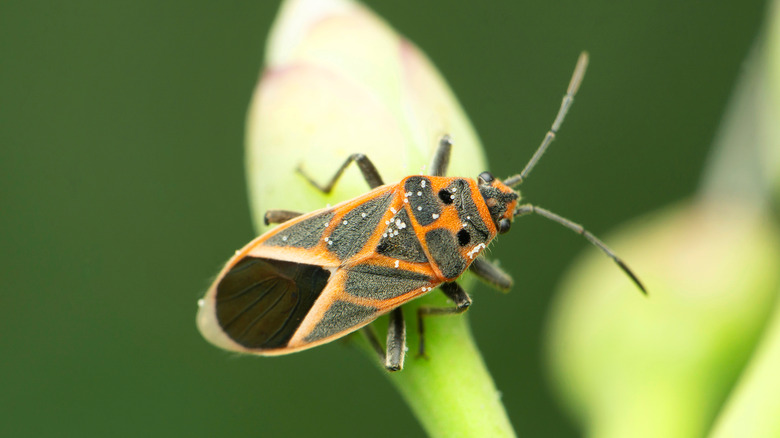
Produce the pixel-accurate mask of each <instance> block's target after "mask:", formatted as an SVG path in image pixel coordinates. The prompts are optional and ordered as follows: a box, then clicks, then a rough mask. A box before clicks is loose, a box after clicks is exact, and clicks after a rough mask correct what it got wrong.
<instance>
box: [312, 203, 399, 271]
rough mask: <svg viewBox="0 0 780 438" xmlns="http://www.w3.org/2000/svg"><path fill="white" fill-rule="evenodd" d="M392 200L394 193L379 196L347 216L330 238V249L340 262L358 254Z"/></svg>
mask: <svg viewBox="0 0 780 438" xmlns="http://www.w3.org/2000/svg"><path fill="white" fill-rule="evenodd" d="M392 198H393V193H392V192H391V193H387V194H385V195H382V196H378V197H376V198H374V199H371V200H369V201H366V202H364V203H363V204H361V205H359V206H357V207H355V208H354V209H352V210H351V211H349V212H348V213H347V214H345V215H344V217H342V218H341V222H339V223H338V224H337V225H336V228H334V229H333V232H332V233H331V234H330V236H328V240H327V242H328V249H329V250H330V251H331V252H333V253H335V254H336V256H337V257H338V258H339V259H340V260H344V259H347V258H349V257H351V256H353V255H355V254H357V253H358V252H359V251H360V250H361V249H363V246H365V244H366V242H367V241H368V239H369V237H371V234H372V233H373V232H374V230H375V229H376V228H377V226H378V225H379V221H380V220H381V219H382V215H384V214H385V212H386V211H387V208H388V206H389V205H390V201H391V200H392Z"/></svg>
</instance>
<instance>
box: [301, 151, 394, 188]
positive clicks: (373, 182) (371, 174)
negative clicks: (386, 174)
mask: <svg viewBox="0 0 780 438" xmlns="http://www.w3.org/2000/svg"><path fill="white" fill-rule="evenodd" d="M353 161H354V162H355V164H357V166H358V168H360V173H362V174H363V178H365V180H366V182H367V183H368V185H369V187H371V188H372V189H374V188H377V187H379V186H381V185H383V184H384V183H383V182H382V177H381V176H380V175H379V171H378V170H376V166H374V163H372V162H371V160H369V159H368V157H366V156H365V155H363V154H352V155H350V156H349V157H348V158H347V161H345V162H344V164H342V165H341V167H340V168H339V170H337V171H336V174H335V175H333V177H332V178H331V179H330V181H328V183H327V184H325V185H324V186H322V185H320V184H319V183H317V181H314V180H313V179H312V178H311V177H310V176H309V175H308V174H306V172H304V171H303V168H302V167H301V165H298V167H297V168H296V169H295V170H297V171H298V173H300V174H301V175H303V177H304V178H306V180H307V181H309V183H311V185H313V186H314V187H316V188H318V189H319V190H320V191H322V192H323V193H326V194H327V193H330V191H331V190H333V186H335V185H336V182H337V181H338V180H339V178H341V174H342V173H344V170H346V168H347V166H349V163H351V162H353Z"/></svg>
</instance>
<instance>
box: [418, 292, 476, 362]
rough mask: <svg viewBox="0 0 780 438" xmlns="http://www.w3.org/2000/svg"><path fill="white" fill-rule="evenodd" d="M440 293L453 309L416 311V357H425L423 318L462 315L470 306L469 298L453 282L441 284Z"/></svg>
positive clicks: (427, 308)
mask: <svg viewBox="0 0 780 438" xmlns="http://www.w3.org/2000/svg"><path fill="white" fill-rule="evenodd" d="M441 291H442V292H444V295H446V296H447V298H449V299H451V300H452V301H453V302H454V303H455V307H428V306H422V307H420V308H418V309H417V333H418V334H419V337H420V348H419V349H418V350H417V356H418V357H425V358H427V356H426V355H425V326H424V323H423V318H424V317H426V316H433V315H456V314H458V313H463V312H465V311H466V309H468V308H469V306H470V305H471V298H470V297H469V295H468V294H467V293H466V291H464V290H463V288H462V287H460V285H459V284H458V283H456V282H454V281H452V282H449V283H443V284H442V285H441Z"/></svg>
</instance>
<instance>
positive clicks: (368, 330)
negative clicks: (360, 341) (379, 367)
mask: <svg viewBox="0 0 780 438" xmlns="http://www.w3.org/2000/svg"><path fill="white" fill-rule="evenodd" d="M363 332H364V333H365V335H366V337H367V338H368V343H369V344H370V345H371V348H373V349H374V351H376V354H377V355H378V356H379V360H380V361H382V364H383V365H384V366H385V368H387V370H388V371H399V370H401V369H402V368H403V367H404V357H405V356H406V323H405V322H404V314H403V312H402V311H401V308H400V307H398V308H395V309H393V311H392V312H390V320H389V323H388V326H387V349H386V350H383V349H382V344H381V343H380V342H379V337H378V336H377V335H376V332H375V331H374V329H373V327H372V326H370V325H369V326H365V327H363Z"/></svg>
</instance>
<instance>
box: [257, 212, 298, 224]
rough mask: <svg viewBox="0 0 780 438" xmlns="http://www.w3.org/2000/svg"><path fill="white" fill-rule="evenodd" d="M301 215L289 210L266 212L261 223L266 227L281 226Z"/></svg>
mask: <svg viewBox="0 0 780 438" xmlns="http://www.w3.org/2000/svg"><path fill="white" fill-rule="evenodd" d="M302 214H303V213H298V212H297V211H289V210H268V211H266V212H265V215H264V216H263V222H265V224H266V225H270V224H281V223H282V222H287V221H289V220H290V219H293V218H296V217H298V216H300V215H302Z"/></svg>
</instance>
